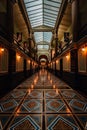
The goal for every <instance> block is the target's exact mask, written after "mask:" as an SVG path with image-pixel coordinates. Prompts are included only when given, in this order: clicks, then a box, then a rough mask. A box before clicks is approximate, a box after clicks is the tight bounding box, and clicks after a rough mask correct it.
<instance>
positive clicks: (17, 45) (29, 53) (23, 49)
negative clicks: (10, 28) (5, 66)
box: [13, 36, 35, 60]
mask: <svg viewBox="0 0 87 130" xmlns="http://www.w3.org/2000/svg"><path fill="white" fill-rule="evenodd" d="M13 44H15V45H16V47H17V48H18V49H20V50H21V51H22V52H23V53H25V54H26V55H28V56H29V57H31V58H32V59H33V60H35V58H34V57H33V56H32V53H33V52H32V51H31V50H29V49H28V48H24V47H22V46H21V45H20V43H19V42H18V41H17V38H16V37H15V36H14V42H13ZM21 44H22V43H21Z"/></svg>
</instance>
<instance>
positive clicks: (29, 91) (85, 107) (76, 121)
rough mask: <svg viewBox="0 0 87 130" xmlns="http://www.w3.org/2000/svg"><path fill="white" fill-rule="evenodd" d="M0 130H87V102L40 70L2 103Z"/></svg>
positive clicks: (0, 102) (59, 81) (62, 83)
mask: <svg viewBox="0 0 87 130" xmlns="http://www.w3.org/2000/svg"><path fill="white" fill-rule="evenodd" d="M0 130H87V99H86V98H85V97H83V96H82V95H80V94H79V93H77V92H76V91H75V90H73V89H72V88H71V87H70V86H68V85H67V84H66V83H64V82H63V81H61V80H60V79H58V78H57V77H55V76H54V75H52V74H51V73H49V72H47V71H46V70H40V71H39V72H38V73H35V74H34V75H33V76H31V77H30V78H28V79H27V80H26V81H25V82H23V83H22V84H20V85H18V86H17V87H16V88H15V89H14V90H13V91H11V92H10V93H8V94H7V95H6V96H4V97H3V98H2V99H1V100H0Z"/></svg>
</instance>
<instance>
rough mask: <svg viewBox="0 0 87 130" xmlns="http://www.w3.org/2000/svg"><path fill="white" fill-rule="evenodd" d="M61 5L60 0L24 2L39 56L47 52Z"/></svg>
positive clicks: (31, 0)
mask: <svg viewBox="0 0 87 130" xmlns="http://www.w3.org/2000/svg"><path fill="white" fill-rule="evenodd" d="M61 3H62V0H24V4H25V8H26V11H27V14H28V18H29V21H30V24H31V27H32V30H33V32H34V38H35V42H36V46H37V51H38V52H39V53H40V52H41V54H42V52H43V53H44V54H46V53H45V52H46V51H48V52H49V49H50V43H51V40H52V32H53V30H54V28H55V24H56V20H57V16H58V13H59V10H60V6H61ZM46 43H47V44H46Z"/></svg>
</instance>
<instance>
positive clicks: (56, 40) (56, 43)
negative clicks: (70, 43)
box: [55, 33, 58, 56]
mask: <svg viewBox="0 0 87 130" xmlns="http://www.w3.org/2000/svg"><path fill="white" fill-rule="evenodd" d="M57 48H58V36H57V33H56V38H55V56H56V55H57Z"/></svg>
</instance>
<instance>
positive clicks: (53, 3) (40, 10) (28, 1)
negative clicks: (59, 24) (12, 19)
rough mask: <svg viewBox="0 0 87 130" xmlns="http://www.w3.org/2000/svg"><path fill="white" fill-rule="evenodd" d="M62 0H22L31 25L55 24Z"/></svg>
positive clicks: (52, 25)
mask: <svg viewBox="0 0 87 130" xmlns="http://www.w3.org/2000/svg"><path fill="white" fill-rule="evenodd" d="M61 1H62V0H24V3H25V6H26V10H27V13H28V17H29V19H30V23H31V26H32V27H37V26H41V25H46V26H50V27H54V26H55V22H56V18H57V15H58V12H59V8H60V5H61Z"/></svg>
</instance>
